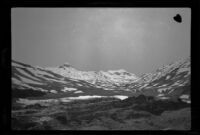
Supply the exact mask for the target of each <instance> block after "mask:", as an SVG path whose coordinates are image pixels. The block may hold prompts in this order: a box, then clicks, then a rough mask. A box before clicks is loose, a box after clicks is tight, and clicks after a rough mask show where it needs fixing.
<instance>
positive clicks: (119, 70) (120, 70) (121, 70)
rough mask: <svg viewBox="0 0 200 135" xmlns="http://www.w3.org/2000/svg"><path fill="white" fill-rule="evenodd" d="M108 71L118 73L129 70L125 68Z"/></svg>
mask: <svg viewBox="0 0 200 135" xmlns="http://www.w3.org/2000/svg"><path fill="white" fill-rule="evenodd" d="M108 72H110V73H116V72H118V73H123V72H127V71H126V70H124V69H118V70H108Z"/></svg>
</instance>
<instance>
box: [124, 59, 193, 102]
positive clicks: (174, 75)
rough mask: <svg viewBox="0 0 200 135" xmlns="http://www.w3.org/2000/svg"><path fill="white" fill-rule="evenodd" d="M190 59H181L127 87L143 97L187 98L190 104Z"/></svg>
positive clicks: (144, 75)
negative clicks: (143, 95)
mask: <svg viewBox="0 0 200 135" xmlns="http://www.w3.org/2000/svg"><path fill="white" fill-rule="evenodd" d="M190 77H191V67H190V58H186V59H181V60H179V61H176V62H173V63H170V64H168V65H165V66H163V67H161V68H158V69H157V70H155V71H154V72H152V73H148V74H143V75H142V76H141V78H140V79H139V80H138V81H137V83H132V84H130V85H129V86H127V87H128V88H129V89H134V90H137V91H139V92H141V93H143V94H145V95H151V96H152V95H153V96H156V97H158V98H160V99H169V98H172V97H173V98H175V97H177V96H180V95H181V98H183V97H187V101H188V102H190Z"/></svg>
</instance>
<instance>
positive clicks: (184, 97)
mask: <svg viewBox="0 0 200 135" xmlns="http://www.w3.org/2000/svg"><path fill="white" fill-rule="evenodd" d="M180 98H182V99H189V95H185V94H184V95H181V96H180Z"/></svg>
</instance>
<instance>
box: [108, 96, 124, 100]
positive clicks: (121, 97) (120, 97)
mask: <svg viewBox="0 0 200 135" xmlns="http://www.w3.org/2000/svg"><path fill="white" fill-rule="evenodd" d="M112 97H115V98H118V99H120V100H124V99H126V98H128V96H122V95H115V96H112Z"/></svg>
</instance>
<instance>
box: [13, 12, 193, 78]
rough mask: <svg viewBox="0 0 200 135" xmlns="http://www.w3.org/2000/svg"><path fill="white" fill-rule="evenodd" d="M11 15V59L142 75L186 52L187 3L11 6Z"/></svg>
mask: <svg viewBox="0 0 200 135" xmlns="http://www.w3.org/2000/svg"><path fill="white" fill-rule="evenodd" d="M177 13H179V14H180V15H181V16H182V23H177V22H176V21H174V20H173V17H174V16H175V15H176V14H177ZM11 15H12V18H11V22H12V26H11V28H12V59H14V60H17V61H20V62H24V63H27V64H31V65H34V66H36V65H38V66H41V67H51V66H53V67H54V66H59V65H62V64H63V63H66V62H68V63H70V64H71V65H73V66H74V67H75V68H76V69H79V70H84V71H90V70H92V71H99V70H104V71H107V70H116V69H125V70H127V71H129V72H132V73H135V74H136V75H141V74H142V73H148V72H152V70H155V69H156V68H158V67H160V66H162V65H163V64H166V63H169V62H172V61H176V60H178V59H179V58H185V57H188V56H190V24H191V23H190V19H191V11H190V9H189V8H13V9H12V12H11Z"/></svg>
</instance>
